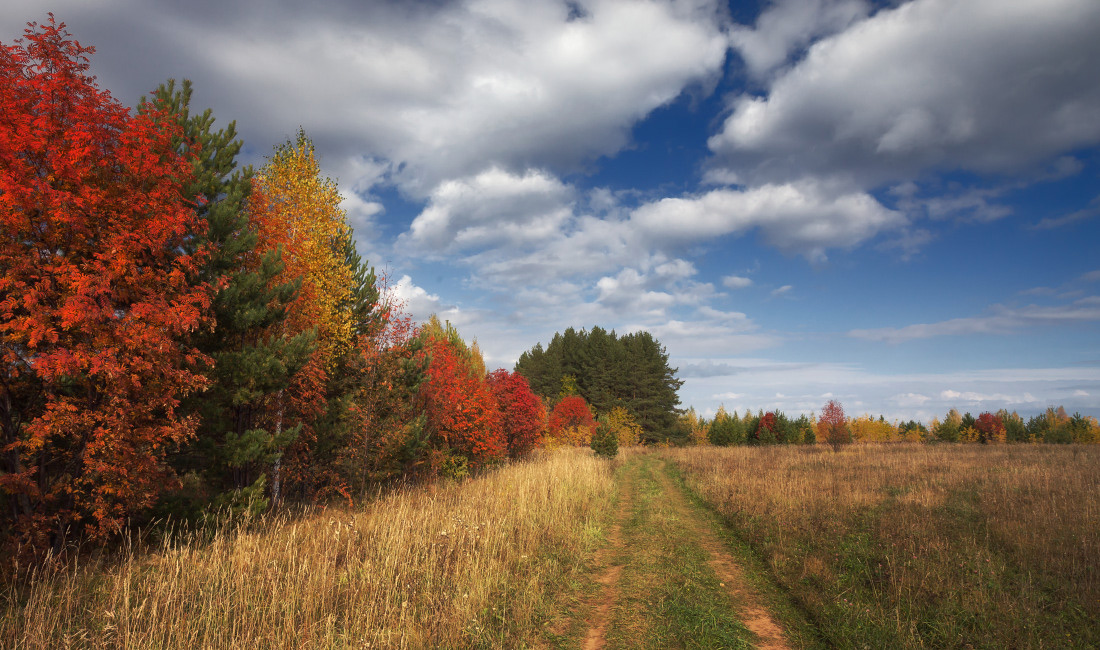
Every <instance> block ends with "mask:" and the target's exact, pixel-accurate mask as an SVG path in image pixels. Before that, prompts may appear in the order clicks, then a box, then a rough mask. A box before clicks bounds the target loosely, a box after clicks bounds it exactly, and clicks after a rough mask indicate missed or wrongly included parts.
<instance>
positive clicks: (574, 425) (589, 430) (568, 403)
mask: <svg viewBox="0 0 1100 650" xmlns="http://www.w3.org/2000/svg"><path fill="white" fill-rule="evenodd" d="M549 429H550V435H552V436H554V437H555V438H561V437H562V435H563V433H564V434H566V437H568V434H569V432H570V431H581V432H583V436H582V437H583V438H584V440H573V441H572V442H574V443H576V444H585V445H586V444H588V441H589V440H591V439H592V434H593V433H595V431H596V421H595V420H594V419H592V411H590V410H588V403H587V402H585V401H584V398H583V397H581V396H579V395H570V396H568V397H566V398H564V399H562V400H561V401H560V402H558V404H557V406H555V407H554V410H553V411H551V412H550V422H549Z"/></svg>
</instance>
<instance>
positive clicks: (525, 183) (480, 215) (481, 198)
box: [402, 167, 573, 254]
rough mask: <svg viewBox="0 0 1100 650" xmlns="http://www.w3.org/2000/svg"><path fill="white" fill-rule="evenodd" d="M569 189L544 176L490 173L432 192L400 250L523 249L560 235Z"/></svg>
mask: <svg viewBox="0 0 1100 650" xmlns="http://www.w3.org/2000/svg"><path fill="white" fill-rule="evenodd" d="M572 194H573V189H572V188H571V187H569V186H567V185H565V184H563V183H562V182H561V181H560V180H558V179H557V178H554V177H552V176H550V175H548V174H546V173H544V172H540V171H534V170H529V171H527V172H526V173H525V174H523V175H516V174H511V173H509V172H507V171H504V170H502V169H499V168H495V167H494V168H491V169H488V170H485V171H483V172H481V173H480V174H477V175H476V176H473V177H470V178H464V179H456V180H449V181H445V182H443V183H441V184H439V186H437V187H436V188H435V189H433V190H432V192H431V195H430V198H429V202H428V205H427V207H425V208H424V210H423V211H422V212H421V213H420V215H419V216H417V217H416V219H414V220H413V222H412V225H411V226H410V228H409V231H408V233H406V234H405V235H403V236H402V240H403V244H404V245H408V246H411V247H412V248H414V249H415V250H416V251H425V252H431V253H437V254H438V253H444V252H455V251H456V250H462V249H471V248H475V249H480V248H486V247H492V246H510V247H514V246H521V245H525V244H530V243H536V242H539V241H541V240H543V239H546V238H548V237H551V236H554V235H556V234H558V232H559V231H560V229H561V227H562V226H563V224H564V223H565V222H566V221H567V220H568V219H570V218H571V217H572V207H571V205H570V202H571V200H572Z"/></svg>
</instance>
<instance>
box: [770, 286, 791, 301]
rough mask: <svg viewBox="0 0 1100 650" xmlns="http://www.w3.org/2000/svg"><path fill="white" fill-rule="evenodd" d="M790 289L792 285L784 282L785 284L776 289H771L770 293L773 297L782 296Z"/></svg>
mask: <svg viewBox="0 0 1100 650" xmlns="http://www.w3.org/2000/svg"><path fill="white" fill-rule="evenodd" d="M791 289H794V287H793V286H792V285H789V284H785V285H783V286H781V287H778V288H776V289H772V293H771V295H772V297H773V298H777V297H779V296H783V295H786V294H788V293H790V291H791Z"/></svg>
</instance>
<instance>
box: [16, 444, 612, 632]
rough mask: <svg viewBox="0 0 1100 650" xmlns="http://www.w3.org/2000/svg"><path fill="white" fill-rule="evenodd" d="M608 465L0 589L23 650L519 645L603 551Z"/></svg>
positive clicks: (373, 508) (527, 466)
mask: <svg viewBox="0 0 1100 650" xmlns="http://www.w3.org/2000/svg"><path fill="white" fill-rule="evenodd" d="M612 493H613V481H612V475H611V466H610V464H609V463H607V462H604V461H600V460H598V459H595V458H593V457H592V456H591V453H590V452H589V451H588V450H574V449H565V450H559V451H556V452H554V453H544V454H542V455H540V456H539V457H537V458H536V459H534V460H532V461H530V462H525V463H518V464H514V465H511V466H508V467H504V468H502V469H500V470H498V471H495V472H492V473H489V474H487V475H485V476H482V477H480V478H477V479H475V480H472V481H469V482H466V483H462V484H454V483H451V484H441V485H437V486H429V487H427V488H413V489H407V490H402V491H399V492H397V493H394V494H391V495H388V496H385V497H382V498H380V499H378V500H376V501H375V502H373V503H371V504H370V505H368V506H366V507H365V508H362V509H356V510H349V509H339V510H334V509H328V510H323V509H318V510H314V511H312V512H308V513H306V514H304V515H300V516H294V517H283V518H278V519H274V520H271V521H266V522H262V523H261V524H259V525H254V526H252V527H251V528H249V529H237V530H222V531H219V532H218V533H217V534H215V535H214V536H213V538H212V539H210V540H208V541H203V542H201V543H199V542H197V541H195V540H193V539H192V540H188V539H176V540H174V541H173V540H170V541H168V542H166V543H165V544H164V545H163V546H161V547H159V548H157V549H152V550H141V551H136V552H133V553H130V554H129V555H128V556H127V557H126V558H125V559H124V560H123V561H121V562H117V563H115V564H113V565H104V564H91V565H86V566H67V567H61V568H55V569H53V570H50V571H46V572H45V573H40V574H39V575H37V576H36V577H35V578H34V579H33V580H31V581H29V582H27V583H24V584H21V585H12V586H10V587H9V590H8V594H7V602H6V603H5V604H6V607H5V610H4V614H3V618H2V619H0V639H2V641H0V644H3V645H5V646H9V645H10V644H12V642H14V645H15V647H25V648H50V649H53V648H65V647H88V648H100V647H126V648H158V649H160V648H302V647H307V648H308V647H315V648H370V647H409V648H427V647H432V648H436V647H456V646H462V647H470V646H475V647H476V646H481V647H517V646H521V645H526V644H529V643H531V642H532V640H533V639H536V638H537V637H538V628H539V625H540V624H541V622H542V620H543V619H544V618H545V617H546V616H547V609H548V608H549V607H551V602H552V601H553V599H554V597H555V592H556V590H558V589H559V588H560V587H561V586H562V585H563V582H564V580H565V579H566V578H567V577H568V576H569V575H570V574H572V573H574V572H577V571H580V570H583V564H582V563H583V561H584V560H585V559H586V558H588V557H589V556H590V554H591V551H592V550H593V548H594V546H595V545H597V544H599V543H600V541H601V540H602V535H603V533H602V529H603V527H604V526H605V525H606V523H607V522H608V521H609V519H610V511H609V510H610V505H611V501H612V500H613V499H612V496H613V494H612Z"/></svg>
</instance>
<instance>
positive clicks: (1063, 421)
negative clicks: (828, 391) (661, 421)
mask: <svg viewBox="0 0 1100 650" xmlns="http://www.w3.org/2000/svg"><path fill="white" fill-rule="evenodd" d="M831 436H835V438H831ZM834 439H835V440H836V441H837V442H924V443H933V442H973V443H1024V442H1026V443H1056V444H1058V443H1061V444H1066V443H1100V424H1098V423H1097V420H1096V418H1093V417H1089V416H1084V415H1081V414H1080V413H1074V414H1073V415H1069V414H1067V413H1066V410H1065V409H1064V408H1063V407H1061V406H1059V407H1057V408H1054V407H1050V408H1048V409H1047V410H1046V411H1045V412H1043V413H1040V414H1038V415H1035V416H1032V417H1030V418H1028V419H1027V420H1026V421H1025V420H1024V418H1023V417H1021V416H1020V415H1019V414H1017V413H1016V412H1014V411H1013V412H1010V411H1007V410H1003V409H1002V410H1000V411H997V412H996V413H992V412H983V413H980V414H979V415H977V416H974V415H971V414H970V413H964V414H960V413H959V412H958V411H957V410H956V409H951V410H950V411H948V412H947V414H946V415H945V416H944V417H943V419H939V418H935V419H933V420H932V422H931V423H930V424H929V425H925V424H924V423H922V422H918V421H915V420H909V421H908V422H890V421H888V420H886V418H884V417H883V416H881V415H880V416H879V417H877V418H875V417H873V416H871V415H861V416H858V417H844V416H843V411H841V412H840V418H838V419H837V420H836V421H835V422H833V423H830V424H828V425H826V424H825V423H824V422H822V421H821V420H820V419H819V418H816V417H814V416H813V415H809V416H807V415H800V416H799V417H797V418H791V417H789V416H787V415H786V414H784V413H783V412H782V411H778V410H777V411H767V412H765V411H758V412H757V413H753V412H751V411H747V412H745V413H744V414H743V415H742V414H739V413H737V412H736V411H735V412H733V413H732V414H731V413H728V412H727V411H726V410H725V409H724V408H719V409H718V412H717V413H716V414H715V416H714V417H713V418H711V419H709V420H708V419H706V418H703V417H700V416H699V415H698V414H697V413H696V412H695V410H694V409H689V410H688V411H687V412H686V413H684V414H683V415H681V416H680V417H679V419H678V421H677V424H676V426H675V427H674V428H673V435H672V436H671V438H670V442H673V443H676V444H692V443H694V444H703V443H710V444H713V445H723V446H724V445H742V444H749V445H755V444H814V443H816V442H827V441H831V440H834Z"/></svg>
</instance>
